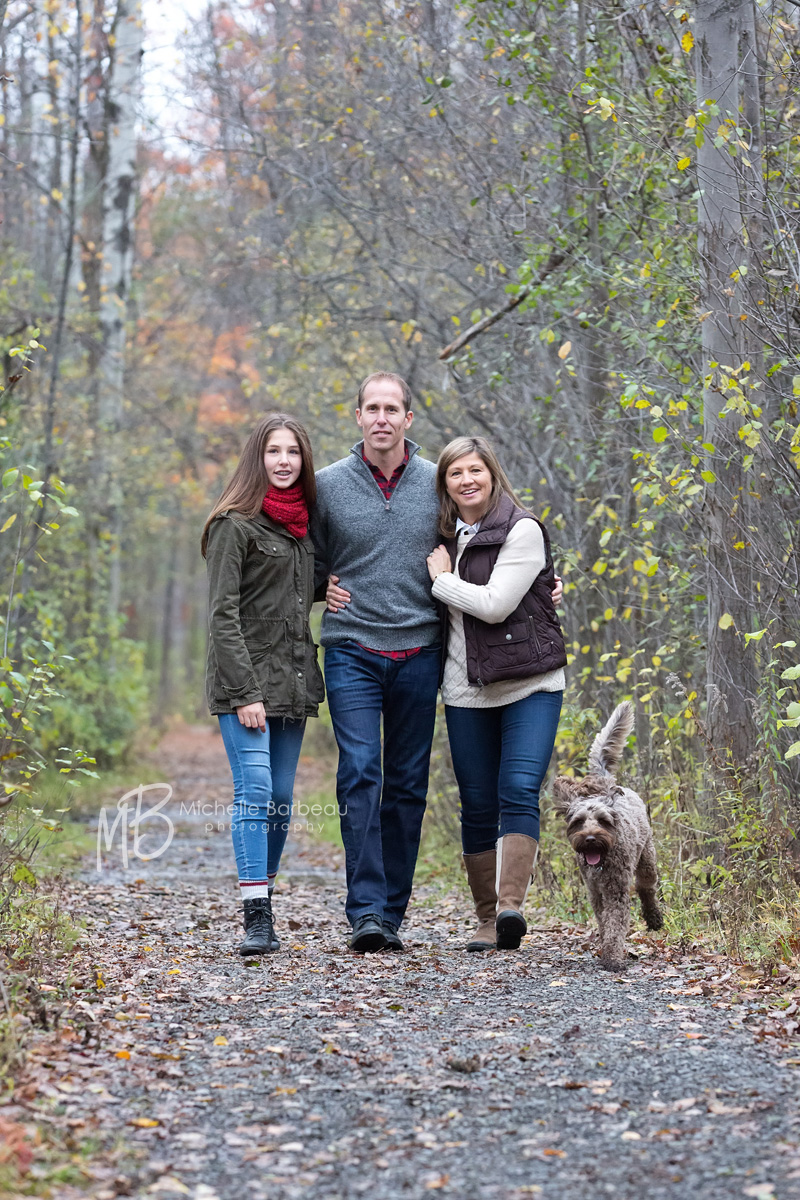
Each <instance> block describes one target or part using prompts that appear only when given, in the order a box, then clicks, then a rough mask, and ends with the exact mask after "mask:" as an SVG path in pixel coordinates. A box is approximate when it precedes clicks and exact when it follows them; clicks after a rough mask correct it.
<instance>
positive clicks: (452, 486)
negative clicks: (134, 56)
mask: <svg viewBox="0 0 800 1200" xmlns="http://www.w3.org/2000/svg"><path fill="white" fill-rule="evenodd" d="M493 482H494V481H493V479H492V473H491V471H490V470H489V468H488V467H487V465H486V463H485V462H484V461H483V459H482V458H481V456H480V454H474V453H473V454H465V455H464V456H463V457H462V458H457V459H456V460H455V462H452V463H451V464H450V466H449V467H448V468H447V474H446V475H445V487H446V488H447V494H448V496H449V497H450V499H451V500H453V501H454V502H455V505H456V507H457V508H458V511H459V513H460V514H461V519H462V521H466V522H467V524H468V525H473V524H474V523H475V522H476V521H478V520H480V518H481V517H482V516H483V515H484V514H485V512H486V510H487V509H488V507H489V500H490V498H491V495H492V484H493Z"/></svg>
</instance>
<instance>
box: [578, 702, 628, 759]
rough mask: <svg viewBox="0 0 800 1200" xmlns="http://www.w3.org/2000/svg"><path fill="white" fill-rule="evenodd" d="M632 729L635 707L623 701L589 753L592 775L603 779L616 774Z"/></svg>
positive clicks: (593, 743)
mask: <svg viewBox="0 0 800 1200" xmlns="http://www.w3.org/2000/svg"><path fill="white" fill-rule="evenodd" d="M632 729H633V705H632V704H631V702H630V700H623V701H622V704H618V705H617V707H616V708H615V709H614V711H613V713H612V714H611V716H610V717H609V718H608V720H607V721H606V723H605V725H604V726H603V728H602V729H601V730H600V732H599V733H598V735H597V737H596V738H595V739H594V741H593V742H592V748H591V750H590V751H589V771H590V772H591V774H592V775H600V776H601V777H602V776H608V775H613V774H614V768H615V767H616V766H617V763H618V762H619V760H620V759H621V758H622V751H623V750H624V749H625V743H626V741H627V740H628V734H629V733H630V731H631V730H632Z"/></svg>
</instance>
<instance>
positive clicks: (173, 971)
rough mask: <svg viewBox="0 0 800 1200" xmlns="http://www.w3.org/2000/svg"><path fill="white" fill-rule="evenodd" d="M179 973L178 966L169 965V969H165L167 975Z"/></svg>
mask: <svg viewBox="0 0 800 1200" xmlns="http://www.w3.org/2000/svg"><path fill="white" fill-rule="evenodd" d="M180 973H181V969H180V967H170V969H169V970H168V971H167V974H168V975H180Z"/></svg>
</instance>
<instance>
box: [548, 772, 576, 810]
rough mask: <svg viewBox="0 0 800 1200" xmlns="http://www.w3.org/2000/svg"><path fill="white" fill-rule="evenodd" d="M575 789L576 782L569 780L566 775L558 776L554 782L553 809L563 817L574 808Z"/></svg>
mask: <svg viewBox="0 0 800 1200" xmlns="http://www.w3.org/2000/svg"><path fill="white" fill-rule="evenodd" d="M574 788H575V780H574V779H568V778H567V776H566V775H556V777H555V779H554V780H553V808H554V809H555V810H556V812H559V813H561V814H562V816H563V815H564V814H565V813H567V812H569V809H570V807H571V806H572V798H573V791H574Z"/></svg>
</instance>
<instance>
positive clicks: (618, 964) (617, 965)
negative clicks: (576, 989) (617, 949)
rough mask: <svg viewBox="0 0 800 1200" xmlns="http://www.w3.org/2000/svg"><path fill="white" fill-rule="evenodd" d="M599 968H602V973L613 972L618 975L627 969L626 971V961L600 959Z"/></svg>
mask: <svg viewBox="0 0 800 1200" xmlns="http://www.w3.org/2000/svg"><path fill="white" fill-rule="evenodd" d="M600 966H601V967H602V968H603V970H604V971H615V972H616V973H617V974H618V975H619V974H620V972H622V971H627V969H628V963H627V960H626V959H622V960H620V959H617V958H601V959H600Z"/></svg>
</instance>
